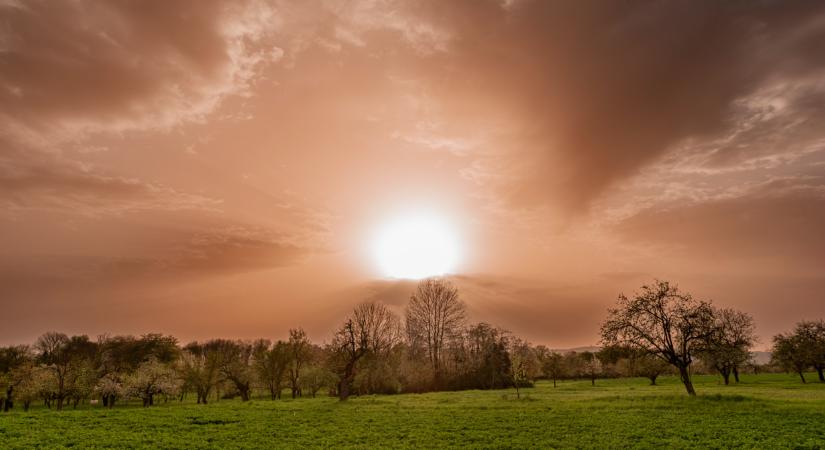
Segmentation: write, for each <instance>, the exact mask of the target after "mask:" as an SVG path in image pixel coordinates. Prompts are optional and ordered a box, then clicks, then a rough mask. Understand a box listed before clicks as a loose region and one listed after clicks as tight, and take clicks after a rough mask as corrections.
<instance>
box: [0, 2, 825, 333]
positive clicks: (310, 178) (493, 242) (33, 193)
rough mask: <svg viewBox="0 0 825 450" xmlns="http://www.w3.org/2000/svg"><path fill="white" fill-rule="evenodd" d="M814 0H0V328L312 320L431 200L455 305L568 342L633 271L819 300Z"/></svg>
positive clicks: (695, 288) (235, 326) (201, 327)
mask: <svg viewBox="0 0 825 450" xmlns="http://www.w3.org/2000/svg"><path fill="white" fill-rule="evenodd" d="M823 80H825V5H823V4H822V3H820V2H809V1H782V2H780V1H775V2H774V1H767V2H716V1H708V2H704V1H682V2H676V1H673V2H669V1H665V2H602V1H592V2H591V1H576V2H570V1H543V0H542V1H538V0H536V1H529V0H510V1H482V0H472V1H469V0H461V1H459V0H451V1H441V0H434V1H397V2H396V1H392V0H375V1H363V2H348V1H347V2H345V1H311V0H310V1H296V2H280V1H247V2H226V3H223V2H213V1H195V0H193V1H148V2H120V1H100V2H92V1H79V2H68V1H66V2H55V1H46V0H43V1H22V0H21V1H15V0H0V248H1V249H2V252H0V286H2V287H0V289H1V291H0V311H1V312H0V317H2V318H3V320H2V326H0V343H13V342H29V341H32V340H33V339H34V338H35V337H36V336H37V335H39V334H41V333H42V332H44V331H47V330H52V329H56V330H60V331H64V332H69V333H86V334H90V335H97V334H99V333H104V332H110V333H134V334H140V333H145V332H150V331H159V332H165V333H171V334H174V335H176V336H178V337H179V338H181V339H182V340H184V341H186V340H190V339H202V338H208V337H217V336H225V337H238V338H253V337H261V336H265V337H274V338H279V337H283V336H285V335H286V330H287V328H289V327H295V326H299V325H301V326H304V327H305V328H306V329H307V331H308V332H309V333H310V335H311V336H312V337H313V338H314V339H316V340H318V341H322V340H324V339H327V338H328V337H329V335H330V332H331V330H332V328H333V327H334V326H335V325H336V324H337V323H338V322H339V321H340V320H341V317H342V315H343V314H344V312H345V311H347V310H349V309H350V308H351V307H352V306H353V305H354V304H355V303H356V302H358V301H360V300H364V299H380V300H383V301H386V302H388V303H390V304H392V305H397V306H398V307H399V308H401V307H402V306H403V304H404V303H405V301H406V299H407V298H408V296H409V294H410V292H411V290H412V288H413V286H414V282H410V281H398V280H391V279H385V278H383V275H382V273H381V272H380V271H379V270H378V269H377V267H376V266H375V263H374V261H372V260H371V258H370V254H369V245H370V240H371V239H373V238H374V235H375V233H376V230H377V229H378V228H380V226H381V224H382V223H384V222H386V221H388V220H391V219H392V218H393V217H396V216H397V215H399V214H405V213H407V212H409V211H420V210H424V211H428V212H430V213H431V214H435V215H438V216H440V217H443V218H445V219H446V220H448V221H450V222H451V223H452V224H453V225H454V226H455V228H456V231H457V232H458V233H459V234H460V236H461V241H462V247H463V248H464V252H463V255H462V260H461V263H460V265H459V267H458V268H457V271H456V274H455V275H454V280H455V282H456V283H457V284H458V285H459V287H460V288H461V291H462V297H463V299H464V300H465V301H466V302H467V304H468V306H469V309H470V313H471V317H472V318H473V319H474V320H484V321H489V322H492V323H495V324H497V325H500V326H503V327H505V328H508V329H510V330H512V331H514V332H516V333H518V334H520V335H522V336H524V337H525V338H527V339H529V340H531V341H532V342H534V343H545V344H548V345H551V346H553V347H558V348H563V347H573V346H582V345H592V344H595V343H596V342H597V330H598V326H599V322H600V321H601V320H602V319H603V317H604V314H605V309H606V308H607V307H608V306H609V305H610V304H611V303H612V302H613V301H614V300H615V298H616V296H617V295H618V294H619V293H620V292H626V293H630V292H632V291H633V290H634V289H635V288H636V287H638V286H639V285H640V284H642V283H644V282H647V281H650V280H651V279H652V278H654V277H659V278H666V279H670V280H673V281H676V282H678V283H679V284H680V285H681V287H682V288H683V289H685V290H688V291H690V292H693V293H694V294H695V295H697V296H700V297H703V298H710V299H713V301H714V302H715V303H716V304H718V305H721V306H731V307H736V308H740V309H743V310H746V311H748V312H751V313H752V314H753V315H754V317H755V319H756V323H757V327H758V331H759V334H760V335H761V336H762V342H761V344H760V347H767V346H769V344H770V336H771V335H772V334H775V333H777V332H780V331H782V330H784V329H787V328H789V327H791V326H792V325H793V323H794V322H796V321H798V320H800V319H805V318H808V319H813V318H823V317H825V295H823V292H825V232H823V230H825V151H823V150H825V131H823V130H825V82H823Z"/></svg>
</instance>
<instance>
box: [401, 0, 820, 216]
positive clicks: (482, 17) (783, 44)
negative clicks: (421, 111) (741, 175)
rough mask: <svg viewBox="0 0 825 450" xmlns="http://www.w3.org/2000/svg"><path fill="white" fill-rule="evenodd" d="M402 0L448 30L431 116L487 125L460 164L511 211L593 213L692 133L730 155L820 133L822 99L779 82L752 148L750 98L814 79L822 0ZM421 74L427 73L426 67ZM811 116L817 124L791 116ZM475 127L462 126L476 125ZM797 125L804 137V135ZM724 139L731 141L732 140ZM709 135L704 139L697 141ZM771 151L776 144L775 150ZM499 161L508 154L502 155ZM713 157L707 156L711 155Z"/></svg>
mask: <svg viewBox="0 0 825 450" xmlns="http://www.w3.org/2000/svg"><path fill="white" fill-rule="evenodd" d="M424 4H425V5H426V6H422V4H420V3H414V4H407V5H406V6H403V7H399V9H400V10H401V11H402V12H403V13H406V14H411V15H413V16H414V17H416V18H418V19H419V20H422V21H424V22H426V23H431V24H433V27H434V28H435V29H443V30H446V31H445V33H446V34H447V35H448V36H450V38H449V40H448V41H447V42H446V44H445V51H444V52H441V53H436V54H433V55H431V56H430V57H429V58H428V59H427V60H426V61H424V62H422V63H421V64H420V66H414V67H420V68H421V73H420V76H419V77H418V78H417V80H418V81H419V82H420V83H423V84H424V86H425V88H424V92H425V94H426V95H427V96H428V97H429V98H431V99H434V100H435V101H436V102H437V103H438V104H439V108H438V109H436V110H435V111H436V113H437V114H438V115H439V117H440V120H442V121H444V122H452V124H453V125H452V126H453V127H459V128H468V127H469V128H472V126H473V125H474V126H475V127H476V128H480V129H487V130H490V133H489V134H490V136H489V137H488V139H487V142H486V147H487V149H486V151H485V149H480V151H481V153H480V155H479V159H480V160H481V162H479V163H476V165H475V166H474V167H473V169H472V170H470V171H469V172H467V174H468V175H469V176H472V178H473V179H474V180H476V181H482V182H483V184H484V185H485V186H487V187H491V188H492V189H494V190H495V193H496V195H497V196H498V197H499V198H500V199H503V200H506V201H507V203H509V204H510V205H513V206H516V207H536V206H541V205H547V204H551V205H556V206H561V207H563V208H565V209H567V210H568V211H569V210H573V211H575V210H584V209H587V208H588V207H589V206H590V205H591V203H592V201H593V200H594V199H595V198H597V197H599V196H601V195H603V194H604V193H605V192H606V191H607V190H609V189H610V188H612V187H614V186H615V185H616V184H617V183H619V182H621V181H624V180H627V179H630V178H633V177H635V176H637V175H638V173H639V170H640V169H641V168H643V167H645V166H648V165H650V164H652V163H654V162H656V161H658V160H659V159H660V158H661V157H662V156H663V155H665V154H666V153H667V152H668V151H669V150H670V149H671V148H673V147H674V146H677V145H680V144H682V143H684V142H686V141H691V142H694V143H697V142H700V143H703V144H705V143H712V142H716V145H717V146H718V145H719V143H720V140H724V139H725V136H728V138H729V137H730V135H731V134H732V133H733V132H734V131H735V127H737V126H738V127H742V126H745V127H747V126H749V125H748V123H747V122H748V121H750V122H751V126H750V128H751V131H750V135H746V134H747V133H746V134H740V135H739V136H738V137H737V139H738V142H734V143H732V145H734V146H735V148H736V151H735V152H730V151H728V150H726V149H714V153H715V155H716V157H717V158H721V157H722V155H723V154H730V153H737V155H730V156H728V158H727V159H728V161H727V162H726V164H727V165H729V166H733V165H735V164H737V163H738V162H740V161H748V160H755V159H759V158H763V159H764V158H771V157H772V155H773V153H781V152H784V151H785V150H784V148H782V147H784V146H785V144H786V143H788V140H793V139H797V138H802V137H805V139H806V140H807V142H808V144H805V143H803V142H799V143H796V142H794V143H793V145H794V146H795V148H797V149H799V148H802V147H805V146H806V145H809V144H811V143H812V142H813V141H815V140H816V139H817V138H819V133H818V131H817V127H816V123H818V122H821V115H820V114H819V112H818V111H815V109H818V108H819V106H818V102H817V101H815V100H811V99H810V97H809V96H807V95H805V94H804V93H803V92H802V91H801V90H800V91H799V92H796V93H794V92H791V91H790V89H786V90H785V92H784V93H785V94H787V95H783V101H786V102H788V104H787V106H786V109H785V111H786V112H787V113H788V114H791V113H792V116H788V115H787V114H780V115H779V116H777V117H776V118H775V119H772V122H771V124H770V125H771V127H772V128H774V129H779V128H781V129H783V130H784V131H786V132H787V133H785V139H786V140H785V141H782V142H774V145H768V144H765V143H761V142H759V138H760V137H761V133H760V132H759V131H758V130H759V129H761V127H757V126H755V125H753V121H754V120H769V119H768V118H767V117H762V118H755V117H754V116H753V113H754V109H758V108H760V106H758V105H756V104H755V103H756V102H759V101H763V100H765V95H766V94H767V93H769V92H770V90H771V89H773V88H774V87H775V86H794V85H795V84H798V83H808V84H807V86H808V87H809V88H810V87H811V85H810V80H813V79H821V76H822V74H823V69H824V68H825V60H823V59H822V58H820V57H817V54H818V50H819V51H821V50H822V48H821V45H822V44H821V42H823V41H825V8H823V7H822V5H820V4H817V3H814V2H805V1H792V2H771V1H769V2H758V3H754V2H726V3H719V2H710V1H709V2H677V1H672V2H634V3H626V2H619V3H604V2H597V1H583V2H554V1H531V0H526V1H520V2H511V3H502V2H492V1H491V2H432V3H427V2H425V3H424ZM425 73H426V74H425ZM805 115H808V116H812V117H814V119H815V121H812V122H808V123H805V124H801V123H795V122H794V121H796V120H801V119H803V118H804V117H805ZM470 124H472V125H470ZM802 129H804V130H807V131H804V132H803V133H802V134H803V135H807V136H800V133H799V131H801V130H802ZM728 141H730V139H728ZM706 145H709V144H706ZM777 147H779V148H777ZM502 160H503V161H502ZM720 163H721V162H719V163H717V164H720Z"/></svg>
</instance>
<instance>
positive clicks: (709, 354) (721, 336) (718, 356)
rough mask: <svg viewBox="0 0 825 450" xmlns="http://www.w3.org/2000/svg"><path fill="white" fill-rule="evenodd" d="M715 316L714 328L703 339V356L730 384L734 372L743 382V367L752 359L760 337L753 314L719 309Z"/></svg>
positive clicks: (737, 379)
mask: <svg viewBox="0 0 825 450" xmlns="http://www.w3.org/2000/svg"><path fill="white" fill-rule="evenodd" d="M714 319H715V321H714V327H713V332H712V333H711V334H710V335H709V336H708V337H707V338H706V339H705V341H704V343H702V345H701V348H700V351H699V354H700V357H701V358H702V359H703V360H704V361H705V363H706V364H707V365H708V366H710V367H713V368H714V369H716V371H717V372H719V374H720V375H722V379H723V380H724V382H725V384H726V385H727V384H729V383H730V376H731V374H733V376H734V379H735V380H736V381H737V382H739V367H741V366H743V365H744V364H746V363H747V362H748V360H750V357H751V354H750V348H751V347H752V346H753V344H754V342H755V341H756V334H755V327H754V325H753V318H752V317H751V316H750V315H748V314H746V313H743V312H741V311H736V310H733V309H719V310H716V311H715V312H714Z"/></svg>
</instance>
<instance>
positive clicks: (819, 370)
mask: <svg viewBox="0 0 825 450" xmlns="http://www.w3.org/2000/svg"><path fill="white" fill-rule="evenodd" d="M824 369H825V366H816V374H817V375H819V381H822V382H825V373H823V371H825V370H824Z"/></svg>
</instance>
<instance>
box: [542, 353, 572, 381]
mask: <svg viewBox="0 0 825 450" xmlns="http://www.w3.org/2000/svg"><path fill="white" fill-rule="evenodd" d="M541 370H542V372H543V373H544V376H545V377H547V378H550V379H552V380H553V387H556V380H559V379H562V378H564V376H565V375H566V370H565V365H564V356H562V354H561V353H558V352H552V351H551V352H548V353H547V355H546V356H545V357H544V358H542V360H541Z"/></svg>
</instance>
